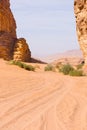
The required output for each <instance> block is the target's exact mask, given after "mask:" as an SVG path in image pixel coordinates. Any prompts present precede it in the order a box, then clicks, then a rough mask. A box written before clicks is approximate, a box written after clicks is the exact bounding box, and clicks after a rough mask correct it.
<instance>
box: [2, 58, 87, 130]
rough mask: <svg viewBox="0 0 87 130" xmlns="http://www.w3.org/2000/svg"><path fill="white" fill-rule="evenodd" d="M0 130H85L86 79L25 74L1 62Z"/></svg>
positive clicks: (19, 69)
mask: <svg viewBox="0 0 87 130" xmlns="http://www.w3.org/2000/svg"><path fill="white" fill-rule="evenodd" d="M40 66H41V68H43V67H44V66H43V65H40ZM0 130H87V79H86V77H70V76H64V75H62V74H59V73H56V72H44V71H43V70H38V71H37V72H28V71H26V70H23V69H21V68H19V67H17V66H10V65H8V64H6V63H5V61H3V60H0Z"/></svg>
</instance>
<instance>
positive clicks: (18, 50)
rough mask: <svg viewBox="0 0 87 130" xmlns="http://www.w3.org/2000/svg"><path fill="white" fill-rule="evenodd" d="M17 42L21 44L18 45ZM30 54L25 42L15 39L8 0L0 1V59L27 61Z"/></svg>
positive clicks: (13, 20)
mask: <svg viewBox="0 0 87 130" xmlns="http://www.w3.org/2000/svg"><path fill="white" fill-rule="evenodd" d="M19 41H20V42H21V43H20V44H19ZM20 46H21V47H20ZM30 57H31V52H30V50H29V47H28V45H27V43H26V40H24V39H23V38H22V39H17V35H16V22H15V19H14V16H13V14H12V12H11V9H10V1H9V0H1V1H0V58H4V59H5V60H12V59H13V60H20V61H29V59H30Z"/></svg>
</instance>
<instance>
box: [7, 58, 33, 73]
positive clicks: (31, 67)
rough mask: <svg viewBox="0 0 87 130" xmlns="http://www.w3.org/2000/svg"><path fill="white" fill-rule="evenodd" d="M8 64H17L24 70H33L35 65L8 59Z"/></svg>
mask: <svg viewBox="0 0 87 130" xmlns="http://www.w3.org/2000/svg"><path fill="white" fill-rule="evenodd" d="M10 64H12V65H17V66H19V67H21V68H24V69H25V70H28V71H35V67H33V66H32V65H27V64H25V63H22V62H20V61H14V60H13V61H10Z"/></svg>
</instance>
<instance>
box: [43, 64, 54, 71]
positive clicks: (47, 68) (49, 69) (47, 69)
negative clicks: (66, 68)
mask: <svg viewBox="0 0 87 130" xmlns="http://www.w3.org/2000/svg"><path fill="white" fill-rule="evenodd" d="M53 69H54V67H53V66H52V65H51V64H48V65H47V66H46V67H45V68H44V70H45V71H53Z"/></svg>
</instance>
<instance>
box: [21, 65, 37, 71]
mask: <svg viewBox="0 0 87 130" xmlns="http://www.w3.org/2000/svg"><path fill="white" fill-rule="evenodd" d="M23 68H24V69H25V70H29V71H35V67H33V66H32V65H27V64H23Z"/></svg>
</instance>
